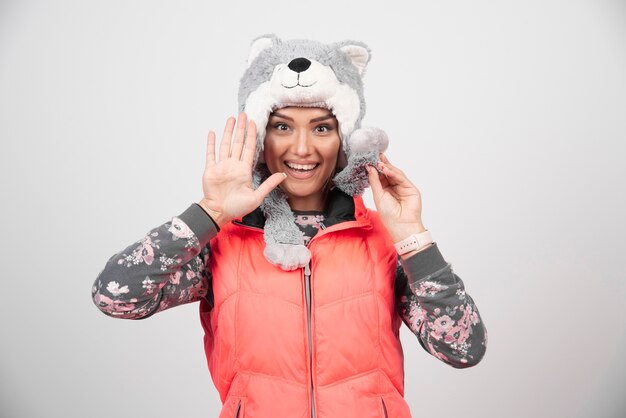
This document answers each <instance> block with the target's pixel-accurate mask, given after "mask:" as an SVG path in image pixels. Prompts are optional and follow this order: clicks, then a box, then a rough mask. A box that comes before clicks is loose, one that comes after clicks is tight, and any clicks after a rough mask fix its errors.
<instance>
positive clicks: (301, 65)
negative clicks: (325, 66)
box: [287, 58, 311, 73]
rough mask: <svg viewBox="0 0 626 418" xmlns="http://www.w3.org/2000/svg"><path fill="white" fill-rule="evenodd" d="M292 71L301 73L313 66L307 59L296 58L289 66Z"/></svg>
mask: <svg viewBox="0 0 626 418" xmlns="http://www.w3.org/2000/svg"><path fill="white" fill-rule="evenodd" d="M287 66H288V67H289V68H290V69H291V70H293V71H295V72H297V73H301V72H303V71H306V70H307V69H308V68H309V67H310V66H311V61H309V60H308V59H306V58H296V59H293V60H291V62H290V63H289V64H288V65H287Z"/></svg>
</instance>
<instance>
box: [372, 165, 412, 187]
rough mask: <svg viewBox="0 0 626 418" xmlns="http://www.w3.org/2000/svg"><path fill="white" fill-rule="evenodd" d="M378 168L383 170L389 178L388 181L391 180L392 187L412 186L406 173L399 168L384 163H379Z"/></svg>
mask: <svg viewBox="0 0 626 418" xmlns="http://www.w3.org/2000/svg"><path fill="white" fill-rule="evenodd" d="M378 167H380V169H381V170H382V172H383V174H384V175H385V176H387V180H389V184H392V185H394V186H395V185H398V184H402V185H407V186H408V185H409V184H412V183H411V182H410V181H409V179H408V178H407V177H406V175H405V174H404V172H403V171H402V170H400V169H399V168H397V167H394V166H392V165H390V164H387V163H384V162H382V161H380V162H379V163H378Z"/></svg>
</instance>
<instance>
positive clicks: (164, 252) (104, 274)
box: [91, 203, 217, 319]
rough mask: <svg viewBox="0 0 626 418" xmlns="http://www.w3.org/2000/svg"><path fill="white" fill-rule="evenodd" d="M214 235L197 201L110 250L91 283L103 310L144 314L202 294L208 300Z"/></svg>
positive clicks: (116, 315)
mask: <svg viewBox="0 0 626 418" xmlns="http://www.w3.org/2000/svg"><path fill="white" fill-rule="evenodd" d="M216 234H217V227H216V225H215V224H214V223H213V222H212V220H211V218H210V217H209V216H208V214H206V212H204V210H203V209H202V208H201V207H200V206H199V205H197V204H195V203H194V204H192V205H191V206H190V207H189V208H188V209H187V210H186V211H185V212H183V213H182V214H180V215H179V216H174V217H172V219H171V220H170V221H168V222H166V223H164V224H162V225H160V226H158V227H156V228H154V229H152V230H150V231H149V232H148V233H147V234H146V235H145V236H144V237H143V238H141V239H140V240H138V241H136V242H134V243H133V244H131V245H130V246H128V247H127V248H126V249H124V250H123V251H121V252H118V253H116V254H114V255H113V256H112V257H111V258H110V259H109V261H108V262H107V263H106V265H105V267H104V268H103V269H102V271H101V272H100V274H99V275H98V277H97V278H96V281H95V283H94V285H93V287H92V292H91V293H92V299H93V301H94V303H95V304H96V306H97V307H98V308H99V309H100V310H101V311H102V312H103V313H105V314H107V315H109V316H111V317H114V318H122V319H144V318H148V317H149V316H151V315H153V314H155V313H156V312H160V311H163V310H165V309H169V308H172V307H174V306H178V305H182V304H186V303H191V302H195V301H198V300H200V299H201V298H205V297H206V298H209V301H210V302H212V291H211V285H210V284H211V283H210V282H211V276H210V272H209V271H207V268H206V266H208V261H209V257H210V248H209V240H210V239H211V238H212V237H213V236H215V235H216Z"/></svg>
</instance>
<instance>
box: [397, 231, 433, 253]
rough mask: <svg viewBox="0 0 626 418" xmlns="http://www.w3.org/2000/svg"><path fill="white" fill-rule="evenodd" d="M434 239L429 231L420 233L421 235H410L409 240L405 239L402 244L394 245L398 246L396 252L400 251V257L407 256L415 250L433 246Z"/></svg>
mask: <svg viewBox="0 0 626 418" xmlns="http://www.w3.org/2000/svg"><path fill="white" fill-rule="evenodd" d="M432 242H433V239H432V237H431V235H430V231H429V230H428V229H427V230H426V231H424V232H420V233H419V234H412V235H409V236H408V237H407V238H405V239H403V240H402V241H400V242H396V243H395V244H394V245H395V246H396V250H397V251H398V255H402V254H406V253H408V252H411V251H413V250H419V249H420V248H423V247H425V246H427V245H428V244H431V243H432Z"/></svg>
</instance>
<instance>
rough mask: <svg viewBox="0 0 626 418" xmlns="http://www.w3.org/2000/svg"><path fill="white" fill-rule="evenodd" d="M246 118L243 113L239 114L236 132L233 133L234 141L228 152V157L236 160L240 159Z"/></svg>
mask: <svg viewBox="0 0 626 418" xmlns="http://www.w3.org/2000/svg"><path fill="white" fill-rule="evenodd" d="M247 119H248V118H247V116H246V114H245V112H239V117H238V118H237V130H236V131H235V140H234V142H233V146H232V148H231V150H230V156H231V157H233V158H236V159H238V160H239V159H241V150H242V149H243V143H244V142H243V141H244V139H245V133H246V123H247Z"/></svg>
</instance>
